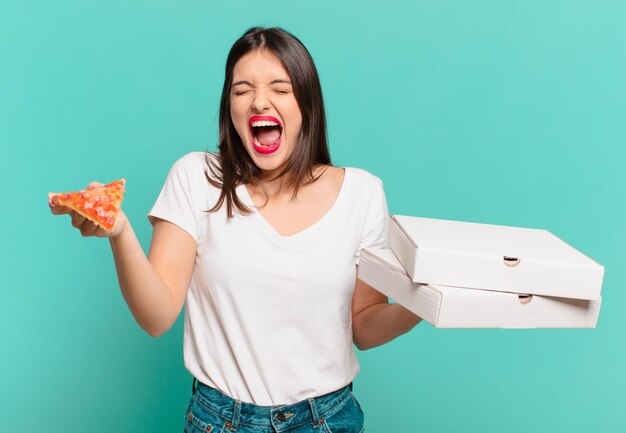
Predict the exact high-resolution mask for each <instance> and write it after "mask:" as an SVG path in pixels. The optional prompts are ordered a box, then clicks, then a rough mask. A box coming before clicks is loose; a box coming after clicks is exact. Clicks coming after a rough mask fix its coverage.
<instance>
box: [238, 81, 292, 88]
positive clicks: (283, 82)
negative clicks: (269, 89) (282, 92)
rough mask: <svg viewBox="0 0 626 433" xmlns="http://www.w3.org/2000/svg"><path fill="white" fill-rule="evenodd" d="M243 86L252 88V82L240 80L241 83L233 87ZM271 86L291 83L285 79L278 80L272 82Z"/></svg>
mask: <svg viewBox="0 0 626 433" xmlns="http://www.w3.org/2000/svg"><path fill="white" fill-rule="evenodd" d="M242 84H247V85H248V86H252V83H251V82H250V81H246V80H239V81H237V82H234V83H233V87H235V86H239V85H242ZM269 84H270V85H272V84H291V81H289V80H285V79H277V80H272V81H270V82H269Z"/></svg>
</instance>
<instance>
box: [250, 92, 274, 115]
mask: <svg viewBox="0 0 626 433" xmlns="http://www.w3.org/2000/svg"><path fill="white" fill-rule="evenodd" d="M270 106H271V102H270V100H269V97H268V94H267V92H266V91H264V90H261V89H259V90H257V91H256V92H255V93H254V99H253V100H252V107H251V108H252V111H255V112H257V113H261V112H263V111H265V110H268V109H269V108H270Z"/></svg>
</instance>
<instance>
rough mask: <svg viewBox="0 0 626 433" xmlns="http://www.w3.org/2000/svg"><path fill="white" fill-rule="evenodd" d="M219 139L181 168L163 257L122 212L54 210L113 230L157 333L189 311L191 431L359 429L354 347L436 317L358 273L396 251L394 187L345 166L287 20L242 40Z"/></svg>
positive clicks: (157, 238) (141, 307) (163, 211)
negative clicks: (370, 260)
mask: <svg viewBox="0 0 626 433" xmlns="http://www.w3.org/2000/svg"><path fill="white" fill-rule="evenodd" d="M219 135H220V136H219V140H220V143H219V153H218V154H210V153H200V152H194V153H190V154H188V155H186V156H184V157H182V158H181V159H180V160H178V161H177V162H176V163H175V164H174V166H173V168H172V169H171V171H170V173H169V175H168V177H167V179H166V181H165V185H164V186H163V189H162V191H161V193H160V195H159V197H158V199H157V201H156V203H155V205H154V207H153V208H152V210H151V211H150V213H149V218H150V221H151V223H152V224H153V228H154V230H153V238H152V243H151V245H150V252H149V254H148V257H146V256H145V255H144V253H143V251H142V249H141V247H140V245H139V243H138V241H137V238H136V236H135V234H134V232H133V230H132V228H131V225H130V223H129V222H128V220H127V218H126V216H125V215H124V214H123V213H122V212H120V214H119V217H118V220H117V223H116V226H115V228H114V229H113V231H112V232H106V231H104V230H103V229H101V228H99V227H97V226H95V225H94V224H92V223H91V222H89V221H87V220H85V219H84V218H83V217H81V216H80V215H78V214H76V213H74V212H71V211H70V210H69V209H67V208H63V207H59V206H52V212H53V213H55V214H62V213H70V214H71V217H72V224H73V225H74V226H75V227H77V228H78V229H80V231H81V233H82V234H83V235H85V236H106V237H109V239H110V243H111V248H112V251H113V255H114V258H115V265H116V268H117V273H118V278H119V283H120V287H121V290H122V293H123V295H124V299H125V300H126V302H127V303H128V306H129V308H130V310H131V312H132V313H133V315H134V317H135V319H136V320H137V322H138V323H139V325H140V326H141V327H142V328H143V329H145V330H146V331H147V332H148V333H149V334H150V335H152V336H159V335H161V334H163V333H164V332H166V331H167V330H168V329H169V328H170V327H171V326H172V324H173V323H174V322H175V321H176V319H177V317H178V315H179V314H180V311H181V310H182V307H183V304H185V305H186V309H185V331H184V358H185V366H186V368H187V369H188V370H189V371H190V372H191V374H192V375H193V376H194V386H193V391H194V392H193V396H192V398H191V401H190V403H189V406H188V408H187V413H186V425H185V431H188V432H199V431H203V432H210V431H212V430H213V429H217V430H219V431H239V432H241V433H248V432H258V433H261V432H267V433H269V432H274V431H290V432H332V433H338V432H357V433H358V432H360V431H362V430H363V412H362V411H361V408H360V406H359V404H358V403H357V401H356V399H355V397H354V395H353V394H352V392H351V390H352V381H353V379H354V378H355V376H356V375H357V372H358V370H359V365H358V362H357V359H356V356H355V352H354V348H353V343H354V344H355V345H356V346H357V347H358V348H359V349H361V350H365V349H368V348H371V347H375V346H378V345H381V344H383V343H386V342H388V341H390V340H392V339H393V338H395V337H397V336H398V335H400V334H403V333H405V332H407V331H408V330H410V329H411V328H412V327H414V326H415V325H416V324H417V323H418V322H419V320H420V319H419V318H418V317H417V316H415V315H414V314H412V313H411V312H409V311H408V310H406V309H404V308H403V307H401V306H400V305H398V304H389V303H388V302H387V298H386V297H385V296H384V295H382V294H380V293H379V292H377V291H375V290H374V289H372V288H371V287H369V286H367V285H366V284H365V283H363V282H362V281H360V280H359V279H358V259H359V251H360V250H361V249H362V248H367V247H380V246H384V245H385V244H386V237H387V216H388V212H387V204H386V200H385V195H384V192H383V188H382V183H381V181H380V180H379V179H378V178H377V177H375V176H373V175H371V174H369V173H368V172H366V171H364V170H360V169H356V168H338V167H334V166H332V165H331V161H330V157H329V152H328V148H327V140H326V121H325V113H324V105H323V101H322V92H321V88H320V83H319V78H318V75H317V71H316V68H315V65H314V63H313V60H312V59H311V56H310V55H309V53H308V51H307V50H306V48H305V47H304V45H302V43H301V42H300V41H299V40H298V39H297V38H295V37H294V36H293V35H291V34H289V33H287V32H285V31H284V30H281V29H278V28H269V29H263V28H253V29H250V30H249V31H247V32H246V33H245V34H244V35H243V36H242V37H241V38H240V39H239V40H237V41H236V42H235V44H234V45H233V47H232V49H231V51H230V53H229V55H228V59H227V62H226V76H225V80H224V88H223V93H222V100H221V105H220V134H219ZM93 185H98V184H97V183H94V184H93Z"/></svg>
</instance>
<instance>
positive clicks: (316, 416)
mask: <svg viewBox="0 0 626 433" xmlns="http://www.w3.org/2000/svg"><path fill="white" fill-rule="evenodd" d="M308 401H309V406H310V407H311V416H312V417H313V428H314V429H316V428H318V427H319V426H320V416H319V414H318V413H317V403H316V402H315V399H314V398H309V399H308Z"/></svg>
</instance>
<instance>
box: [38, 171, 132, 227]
mask: <svg viewBox="0 0 626 433" xmlns="http://www.w3.org/2000/svg"><path fill="white" fill-rule="evenodd" d="M103 185H104V184H102V183H100V182H91V183H90V184H89V186H88V187H87V189H91V188H97V187H99V186H103ZM48 205H49V206H50V211H51V212H52V214H53V215H66V214H67V215H70V217H71V218H72V226H74V227H76V228H77V229H78V230H79V231H80V234H81V235H83V236H85V237H87V236H95V237H99V238H105V237H106V238H114V237H117V236H119V235H121V234H122V233H124V231H126V230H127V229H128V227H129V226H130V224H129V222H128V218H126V215H125V214H124V212H123V211H122V210H121V209H120V211H119V213H118V214H117V217H116V218H115V225H114V226H113V230H111V231H108V230H105V229H103V228H102V227H100V226H99V225H98V224H95V223H94V222H92V221H89V220H88V219H87V218H85V217H84V216H82V215H81V214H79V213H78V212H76V211H75V210H73V209H71V208H69V207H67V206H63V205H60V204H58V203H55V202H54V200H52V197H50V198H48Z"/></svg>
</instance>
